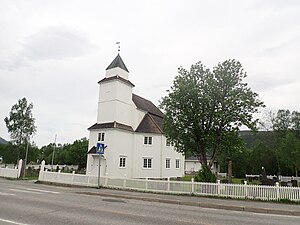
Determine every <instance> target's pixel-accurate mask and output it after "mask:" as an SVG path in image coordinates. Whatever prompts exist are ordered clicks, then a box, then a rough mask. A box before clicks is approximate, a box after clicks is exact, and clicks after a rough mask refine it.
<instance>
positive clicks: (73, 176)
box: [72, 171, 75, 185]
mask: <svg viewBox="0 0 300 225" xmlns="http://www.w3.org/2000/svg"><path fill="white" fill-rule="evenodd" d="M72 174H73V175H72V185H73V184H74V178H75V171H73V172H72Z"/></svg>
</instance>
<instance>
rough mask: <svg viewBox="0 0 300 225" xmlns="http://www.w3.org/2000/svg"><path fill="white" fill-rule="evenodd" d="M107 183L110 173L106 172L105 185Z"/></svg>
mask: <svg viewBox="0 0 300 225" xmlns="http://www.w3.org/2000/svg"><path fill="white" fill-rule="evenodd" d="M107 183H108V173H106V174H105V182H104V185H105V186H107Z"/></svg>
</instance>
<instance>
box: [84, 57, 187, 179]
mask: <svg viewBox="0 0 300 225" xmlns="http://www.w3.org/2000/svg"><path fill="white" fill-rule="evenodd" d="M128 78H129V71H128V69H127V67H126V65H125V64H124V62H123V60H122V58H121V56H120V55H119V54H118V55H117V57H116V58H115V59H114V60H113V61H112V63H111V64H110V65H109V66H108V67H107V68H106V74H105V77H104V78H103V79H102V80H100V81H99V82H98V84H99V101H98V115H97V123H95V124H94V125H92V126H91V127H90V128H88V130H89V131H90V137H89V149H88V157H87V174H90V175H97V174H98V166H99V165H98V163H99V157H100V160H101V162H100V171H101V172H100V173H101V176H106V175H107V176H109V177H124V176H126V177H127V178H146V177H148V178H167V177H182V176H183V175H184V156H183V155H182V154H180V153H177V152H176V151H175V150H174V147H173V146H171V145H170V143H169V142H168V140H167V139H166V137H165V136H164V134H163V113H162V112H161V111H160V110H159V109H158V108H157V107H156V106H155V105H154V104H153V103H152V102H151V101H149V100H147V99H144V98H142V97H140V96H138V95H135V94H133V93H132V89H133V87H134V84H133V83H131V82H130V81H129V79H128ZM97 143H103V144H105V146H107V147H106V148H105V151H104V154H103V155H99V154H97V152H96V150H97V149H96V146H97Z"/></svg>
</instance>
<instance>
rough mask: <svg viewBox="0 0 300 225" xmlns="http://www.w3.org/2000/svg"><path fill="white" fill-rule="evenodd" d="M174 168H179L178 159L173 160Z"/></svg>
mask: <svg viewBox="0 0 300 225" xmlns="http://www.w3.org/2000/svg"><path fill="white" fill-rule="evenodd" d="M175 168H176V169H179V168H180V159H176V160H175Z"/></svg>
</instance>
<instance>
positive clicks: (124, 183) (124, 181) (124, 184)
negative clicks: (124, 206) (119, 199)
mask: <svg viewBox="0 0 300 225" xmlns="http://www.w3.org/2000/svg"><path fill="white" fill-rule="evenodd" d="M123 188H126V174H124V180H123Z"/></svg>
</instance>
